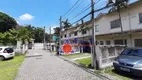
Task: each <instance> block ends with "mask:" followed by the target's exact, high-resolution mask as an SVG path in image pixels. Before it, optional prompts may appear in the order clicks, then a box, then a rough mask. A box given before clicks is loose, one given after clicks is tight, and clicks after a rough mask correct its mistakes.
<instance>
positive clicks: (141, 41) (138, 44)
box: [134, 39, 142, 47]
mask: <svg viewBox="0 0 142 80" xmlns="http://www.w3.org/2000/svg"><path fill="white" fill-rule="evenodd" d="M134 42H135V47H142V39H135V40H134Z"/></svg>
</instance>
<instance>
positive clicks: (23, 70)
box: [15, 50, 102, 80]
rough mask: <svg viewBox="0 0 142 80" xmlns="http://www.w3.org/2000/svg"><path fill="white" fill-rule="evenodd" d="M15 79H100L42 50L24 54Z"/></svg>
mask: <svg viewBox="0 0 142 80" xmlns="http://www.w3.org/2000/svg"><path fill="white" fill-rule="evenodd" d="M26 56H27V57H26V58H25V60H24V62H23V64H22V66H21V67H20V69H19V72H18V75H17V76H16V79H15V80H102V79H100V78H98V77H97V76H95V75H92V74H90V73H88V72H86V71H84V70H82V69H81V68H79V67H77V66H74V65H72V64H70V63H68V62H66V61H63V60H62V59H60V58H58V57H56V56H53V55H51V54H50V53H49V52H47V51H43V50H31V51H29V53H28V54H27V55H26Z"/></svg>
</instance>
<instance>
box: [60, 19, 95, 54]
mask: <svg viewBox="0 0 142 80" xmlns="http://www.w3.org/2000/svg"><path fill="white" fill-rule="evenodd" d="M84 25H85V28H86V27H87V28H86V30H84V32H82V31H81V30H80V26H81V25H80V24H79V25H76V26H75V27H71V28H69V29H67V30H64V31H63V32H62V33H61V34H62V36H61V44H62V45H63V44H64V41H65V40H67V39H69V40H70V43H71V44H72V47H73V50H74V51H75V52H76V53H83V52H89V53H90V52H91V47H90V46H89V44H90V39H91V34H92V30H91V28H92V27H91V21H88V22H85V23H84ZM80 44H82V45H80ZM83 45H84V46H83ZM85 45H86V46H85Z"/></svg>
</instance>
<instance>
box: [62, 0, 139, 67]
mask: <svg viewBox="0 0 142 80" xmlns="http://www.w3.org/2000/svg"><path fill="white" fill-rule="evenodd" d="M120 15H121V23H122V28H121V24H120V19H119V14H118V12H117V11H113V12H108V13H100V14H99V15H98V16H97V17H96V18H95V20H94V21H95V24H94V25H95V26H94V29H95V37H96V54H97V60H98V61H99V66H100V68H105V67H108V66H110V65H112V62H113V60H114V58H115V57H116V56H118V55H119V54H120V53H121V52H122V50H123V49H124V47H126V46H127V47H142V1H141V0H139V1H136V2H134V3H131V4H129V5H128V6H127V8H122V9H121V10H120ZM85 24H86V25H85V26H86V27H90V29H89V30H86V33H82V32H80V31H79V29H80V27H79V26H75V27H71V28H69V29H68V30H65V31H63V32H62V38H61V41H62V45H63V42H64V41H65V40H66V39H69V40H70V42H71V43H72V45H73V44H82V41H86V43H87V42H88V44H90V42H91V41H90V40H91V36H92V23H91V21H88V22H85ZM122 33H123V34H122ZM75 40H76V41H75ZM76 42H77V43H76ZM83 44H84V43H83ZM73 47H74V48H75V49H76V52H77V51H78V52H82V51H83V50H82V46H79V47H78V46H76V45H75V46H74V45H73ZM90 48H91V46H90ZM88 50H90V49H88ZM90 52H91V50H90Z"/></svg>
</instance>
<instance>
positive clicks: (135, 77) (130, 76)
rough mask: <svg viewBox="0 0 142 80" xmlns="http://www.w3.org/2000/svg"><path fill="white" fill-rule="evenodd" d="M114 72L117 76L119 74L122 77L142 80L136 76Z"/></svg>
mask: <svg viewBox="0 0 142 80" xmlns="http://www.w3.org/2000/svg"><path fill="white" fill-rule="evenodd" d="M112 72H113V73H115V74H118V75H120V76H123V77H127V78H130V79H133V80H142V77H138V76H134V75H133V74H132V73H128V72H121V71H115V70H114V69H113V70H112Z"/></svg>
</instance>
